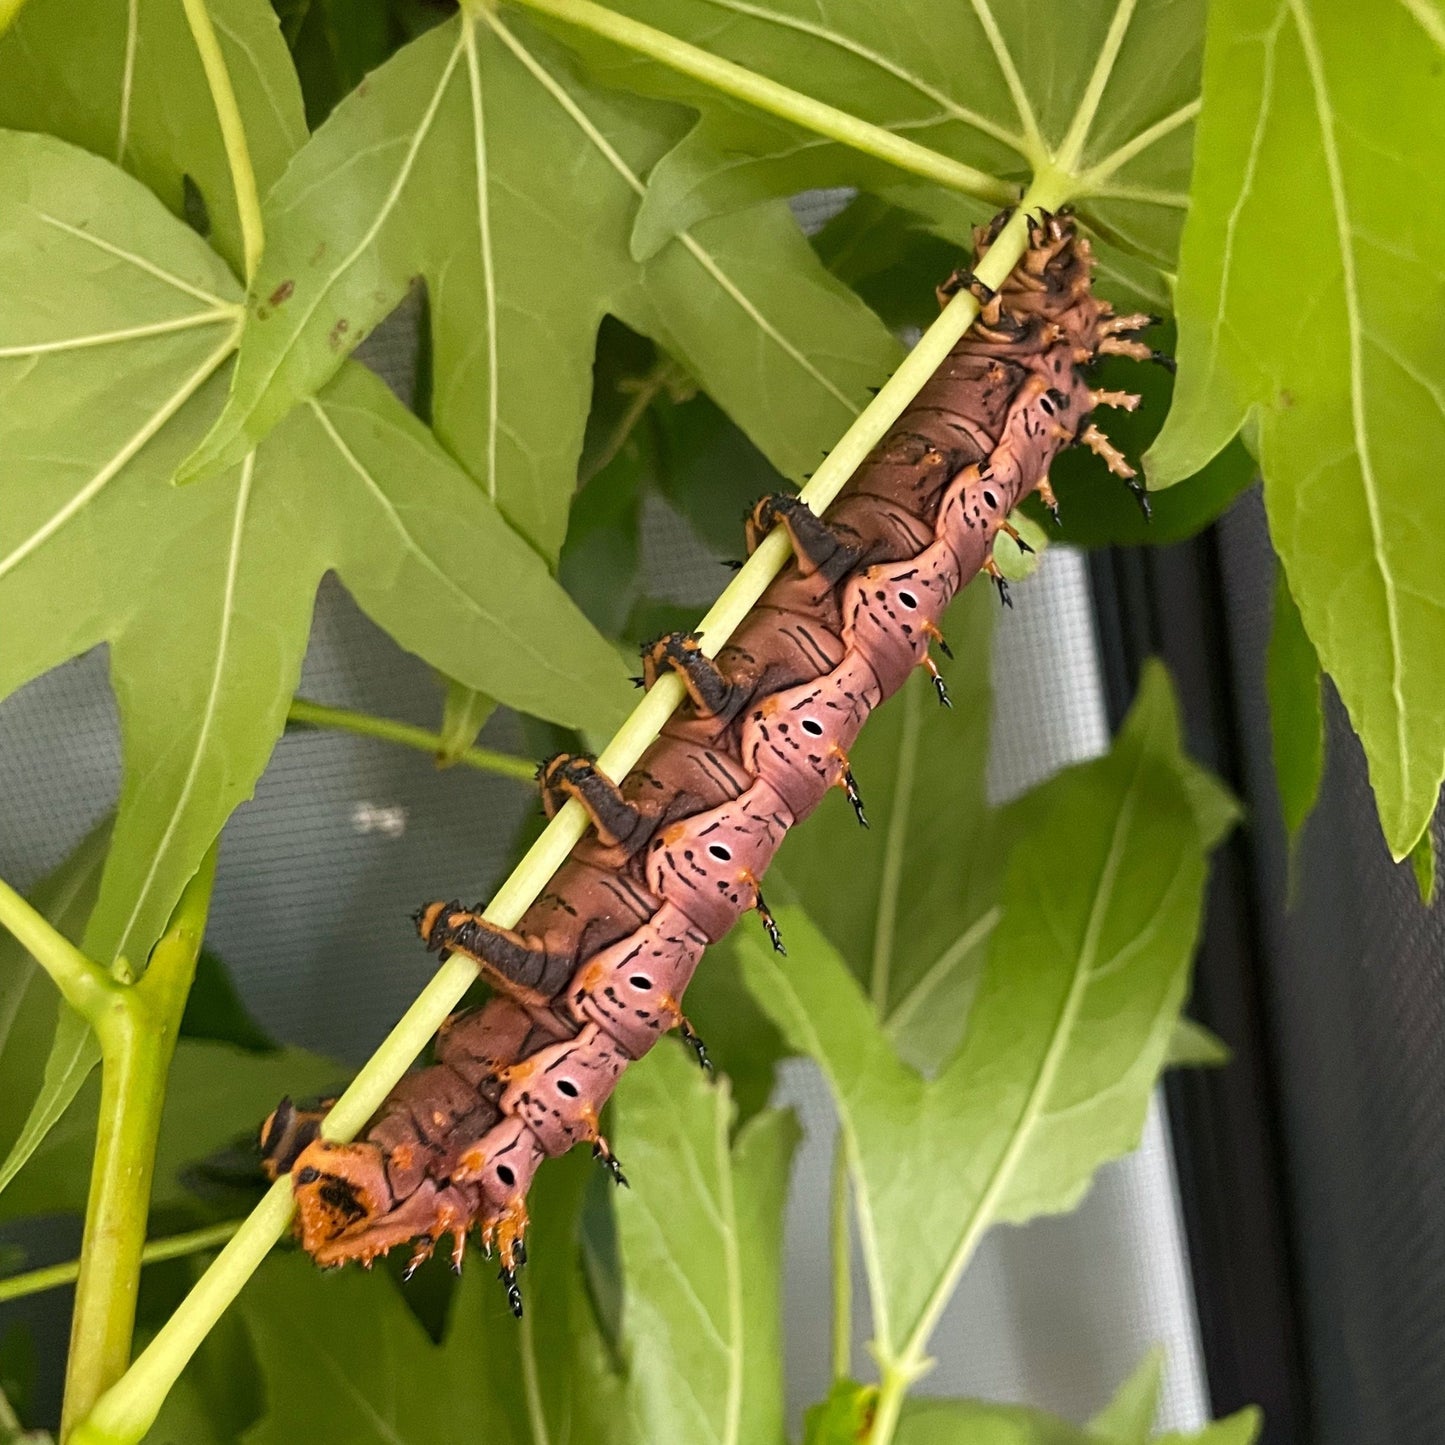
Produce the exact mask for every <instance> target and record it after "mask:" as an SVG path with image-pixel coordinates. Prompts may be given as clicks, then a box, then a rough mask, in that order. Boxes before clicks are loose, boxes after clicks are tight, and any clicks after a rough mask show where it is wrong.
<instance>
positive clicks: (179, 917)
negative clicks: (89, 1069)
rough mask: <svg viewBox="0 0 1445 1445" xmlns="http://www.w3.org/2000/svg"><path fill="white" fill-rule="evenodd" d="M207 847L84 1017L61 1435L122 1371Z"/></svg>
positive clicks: (192, 958)
mask: <svg viewBox="0 0 1445 1445" xmlns="http://www.w3.org/2000/svg"><path fill="white" fill-rule="evenodd" d="M218 846H219V843H218V842H217V843H213V844H212V845H211V847H210V849H209V850H208V851H207V853H206V856H205V858H204V859H203V860H202V862H201V866H200V868H199V869H198V870H197V872H196V875H195V877H194V878H192V879H191V881H190V882H189V883H188V884H187V885H186V888H185V891H184V892H183V893H182V894H181V898H180V901H179V902H178V903H177V904H176V910H175V914H174V915H173V917H172V919H171V922H170V926H169V927H168V928H167V929H166V932H165V934H164V935H163V936H162V937H161V940H160V942H159V943H157V944H156V946H155V951H154V952H153V953H152V955H151V961H150V966H149V968H148V969H147V970H146V973H145V976H144V977H143V978H142V979H141V980H140V982H138V983H136V984H133V985H131V986H130V987H129V988H117V989H114V990H113V991H112V993H111V996H110V999H109V1002H108V1004H107V1006H106V1007H105V1008H104V1009H103V1010H101V1011H100V1012H99V1013H97V1014H95V1015H94V1016H93V1017H91V1018H90V1023H91V1025H92V1027H93V1028H94V1029H95V1032H96V1037H97V1038H98V1039H99V1040H100V1051H101V1075H100V1115H99V1120H98V1122H97V1126H96V1139H95V1160H94V1163H93V1165H92V1167H91V1175H90V1198H89V1200H88V1202H87V1204H86V1211H85V1236H84V1240H83V1242H82V1244H81V1249H80V1268H79V1271H78V1274H77V1280H76V1288H75V1312H74V1315H73V1316H72V1318H71V1328H70V1354H69V1357H68V1359H67V1361H66V1375H65V1406H64V1411H63V1414H62V1418H61V1438H62V1439H66V1438H68V1435H69V1432H70V1430H71V1429H72V1428H73V1427H74V1425H75V1424H76V1422H78V1421H80V1420H82V1419H84V1417H85V1416H86V1414H87V1413H88V1412H89V1411H90V1409H91V1407H92V1406H93V1405H94V1404H95V1402H96V1400H97V1399H98V1398H99V1397H100V1395H101V1393H102V1392H103V1391H104V1390H106V1389H107V1388H109V1387H110V1386H111V1385H112V1384H114V1383H115V1381H116V1380H118V1379H120V1377H121V1376H122V1375H123V1374H124V1373H125V1370H126V1366H127V1365H128V1364H129V1363H130V1346H131V1335H132V1333H133V1332H134V1329H135V1305H136V1296H137V1294H138V1292H139V1289H140V1270H141V1256H142V1254H143V1252H144V1249H145V1230H146V1215H147V1211H148V1208H149V1204H150V1192H151V1177H152V1175H153V1174H154V1172H155V1157H156V1141H157V1138H158V1137H159V1134H160V1124H161V1110H162V1107H163V1106H164V1104H165V1095H166V1075H167V1073H168V1072H169V1070H170V1064H171V1055H172V1054H173V1053H174V1052H175V1046H176V1036H177V1034H178V1033H179V1031H180V1023H181V1014H182V1012H183V1011H184V1009H185V1006H186V996H187V994H189V992H190V988H191V980H192V978H193V977H194V976H195V970H196V958H197V956H198V955H199V954H200V951H201V936H202V934H203V933H204V932H205V926H206V915H207V913H208V912H209V910H210V904H211V887H212V884H213V883H214V881H215V876H216V853H217V849H218Z"/></svg>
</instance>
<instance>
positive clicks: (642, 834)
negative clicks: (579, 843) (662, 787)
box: [537, 753, 651, 853]
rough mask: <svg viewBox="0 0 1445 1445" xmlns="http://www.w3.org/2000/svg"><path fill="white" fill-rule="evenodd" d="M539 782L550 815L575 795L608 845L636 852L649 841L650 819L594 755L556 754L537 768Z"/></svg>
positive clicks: (545, 808) (599, 835)
mask: <svg viewBox="0 0 1445 1445" xmlns="http://www.w3.org/2000/svg"><path fill="white" fill-rule="evenodd" d="M537 781H538V783H539V784H540V786H541V789H542V807H543V809H544V810H545V812H546V814H547V816H548V817H549V818H551V817H555V816H556V814H557V812H558V811H559V810H560V809H561V807H562V805H563V803H565V802H566V801H567V799H568V798H575V799H576V800H577V801H578V802H579V803H581V804H582V806H583V807H584V808H586V810H587V816H588V817H589V818H591V819H592V826H593V827H594V828H595V829H596V830H597V836H598V838H599V839H601V841H602V843H603V844H604V845H605V846H606V847H608V848H615V847H620V848H622V849H623V850H624V851H625V852H628V853H633V852H636V850H637V849H638V848H640V847H641V846H642V845H643V844H644V843H645V842H646V841H647V837H648V834H649V833H650V832H651V825H650V820H649V819H648V818H647V817H646V816H645V815H644V814H643V812H642V810H641V809H640V808H638V807H637V806H636V805H635V804H633V803H629V802H628V801H627V799H626V798H624V797H623V796H622V790H621V789H620V788H619V787H618V786H617V784H616V783H614V782H613V781H612V779H611V778H609V777H607V776H606V775H605V774H603V773H601V772H599V771H598V768H597V764H596V763H595V762H593V760H592V759H591V758H588V757H584V756H582V755H580V754H578V753H557V754H556V755H555V756H554V757H550V758H548V759H547V761H546V762H544V763H543V764H542V766H541V767H540V768H539V769H538V770H537Z"/></svg>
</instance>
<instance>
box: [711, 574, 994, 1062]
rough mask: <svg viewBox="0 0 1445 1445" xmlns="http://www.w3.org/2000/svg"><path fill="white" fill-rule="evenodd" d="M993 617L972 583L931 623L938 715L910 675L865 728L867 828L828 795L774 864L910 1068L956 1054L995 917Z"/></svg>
mask: <svg viewBox="0 0 1445 1445" xmlns="http://www.w3.org/2000/svg"><path fill="white" fill-rule="evenodd" d="M997 612H998V601H997V599H996V598H995V596H994V593H993V588H992V587H990V586H987V585H982V584H981V585H979V586H976V587H970V588H968V589H966V590H965V592H964V594H963V596H962V597H960V598H959V600H958V601H957V602H956V603H955V604H954V606H953V608H952V610H951V611H950V613H949V615H948V617H947V618H946V619H945V626H944V630H945V632H946V633H947V635H948V638H949V642H950V645H951V646H952V647H953V650H954V653H955V654H956V658H957V660H956V661H955V662H953V663H948V662H946V661H945V662H943V663H942V666H943V668H944V670H945V672H946V674H947V677H948V687H949V692H950V694H951V695H952V698H953V707H952V708H941V707H939V706H938V704H937V701H936V700H935V698H934V696H933V691H932V689H931V688H930V687H929V686H928V684H927V682H926V680H925V679H924V678H923V677H922V676H920V677H918V678H916V679H914V680H913V681H912V682H910V683H909V685H908V686H907V687H906V688H904V689H903V693H902V695H901V696H900V697H899V698H897V699H896V700H895V701H894V702H892V703H890V704H889V705H888V706H887V707H885V708H881V709H880V710H879V711H878V712H877V713H876V714H875V715H874V716H873V717H872V718H871V719H870V720H869V723H868V726H867V728H865V729H864V731H863V734H862V736H861V737H860V738H859V739H858V742H857V744H856V745H855V746H854V748H853V750H852V752H851V754H850V757H849V761H850V763H851V765H852V769H853V775H854V777H855V778H856V779H857V780H858V787H859V790H860V791H861V793H862V795H863V801H864V804H865V808H866V812H867V816H868V821H869V824H870V825H871V826H870V827H869V828H867V829H863V828H860V827H859V826H858V824H857V821H856V820H855V818H854V816H853V810H852V808H851V807H850V806H849V805H848V801H847V799H846V798H844V797H843V795H842V793H838V794H837V795H836V796H833V797H830V798H828V799H827V800H826V801H825V802H824V803H823V805H822V807H821V808H820V809H819V810H818V813H817V816H816V818H815V819H813V820H812V821H811V822H810V824H809V826H808V827H807V828H806V829H801V830H799V831H798V832H797V833H795V834H793V835H791V836H790V837H789V838H788V840H787V842H786V844H785V845H784V848H783V851H782V853H781V855H780V860H779V861H780V868H781V871H782V874H783V876H784V878H786V880H787V886H788V887H790V888H791V889H792V890H793V891H794V892H795V893H796V895H797V897H798V900H799V902H801V903H802V905H803V906H804V908H805V909H806V910H807V913H808V915H809V917H810V918H812V919H814V920H815V921H816V922H817V924H818V926H819V927H820V928H821V929H822V930H823V932H824V933H826V934H827V936H828V938H829V940H830V941H831V942H832V944H833V945H834V947H835V948H836V949H837V950H838V951H839V952H840V953H841V954H842V955H843V957H844V959H845V960H846V961H847V963H848V966H849V967H850V968H851V969H852V970H853V973H854V975H855V976H856V977H857V978H858V979H859V980H860V981H861V982H862V983H863V985H864V986H865V987H866V989H867V990H868V994H869V997H870V998H871V1000H872V1002H873V1006H874V1008H875V1010H876V1011H877V1012H878V1013H879V1014H880V1015H881V1016H882V1017H883V1018H885V1019H886V1020H887V1023H886V1025H885V1027H886V1031H887V1034H888V1036H889V1037H890V1038H891V1039H892V1040H893V1043H894V1045H895V1046H896V1047H897V1048H898V1049H899V1050H900V1052H901V1053H902V1054H903V1056H904V1057H905V1058H906V1059H908V1060H909V1062H911V1063H913V1064H915V1065H917V1066H918V1067H921V1068H934V1067H936V1066H937V1064H938V1063H939V1061H940V1060H941V1059H942V1058H943V1057H944V1055H945V1054H947V1053H948V1052H950V1051H951V1050H952V1049H953V1047H954V1046H955V1045H956V1044H957V1042H958V1040H959V1037H960V1035H961V1034H962V1031H963V1023H964V1019H965V1017H966V1016H967V1013H968V1006H969V1002H970V1000H971V999H972V996H973V989H974V986H975V984H976V983H977V981H978V974H979V970H980V969H981V968H982V966H983V959H984V956H985V953H986V951H987V947H988V941H989V938H990V936H991V934H992V932H993V930H994V928H995V926H996V925H997V923H998V918H999V915H998V911H997V908H996V906H995V905H996V904H997V903H998V891H999V884H1000V881H1001V877H1002V869H1003V863H1004V859H1003V857H1002V856H1001V850H1000V849H999V847H998V846H997V844H996V841H995V840H994V838H993V836H992V824H991V820H990V814H989V810H988V805H987V801H986V799H985V796H984V765H985V762H986V759H987V754H988V728H989V709H990V705H991V701H992V689H991V687H990V684H989V670H988V656H989V643H990V638H991V636H992V632H993V623H994V617H995V615H996V613H997ZM769 892H770V894H776V895H777V896H778V897H781V896H783V895H782V892H781V890H780V889H778V888H776V887H772V886H770V889H769ZM774 901H776V898H775V899H774ZM744 928H745V925H744ZM744 928H740V929H739V930H738V933H739V934H740V935H742V936H743V937H746V933H744ZM787 943H788V948H789V950H790V951H791V949H792V947H793V941H792V939H791V938H788V940H787ZM724 1062H726V1060H725V1058H724Z"/></svg>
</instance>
